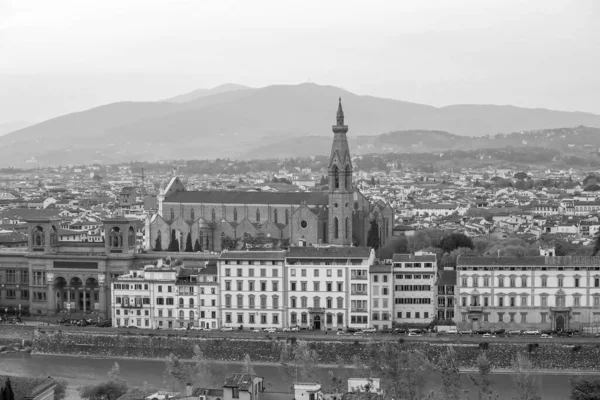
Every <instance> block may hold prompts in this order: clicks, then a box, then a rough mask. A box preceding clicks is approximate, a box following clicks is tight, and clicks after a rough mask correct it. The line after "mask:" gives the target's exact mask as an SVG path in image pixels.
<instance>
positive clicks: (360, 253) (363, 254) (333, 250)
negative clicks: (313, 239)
mask: <svg viewBox="0 0 600 400" xmlns="http://www.w3.org/2000/svg"><path fill="white" fill-rule="evenodd" d="M370 255H371V248H369V247H341V246H331V247H290V249H289V250H288V252H287V256H286V257H287V258H349V257H354V258H369V256H370Z"/></svg>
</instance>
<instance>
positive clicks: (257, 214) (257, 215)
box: [256, 208, 260, 222]
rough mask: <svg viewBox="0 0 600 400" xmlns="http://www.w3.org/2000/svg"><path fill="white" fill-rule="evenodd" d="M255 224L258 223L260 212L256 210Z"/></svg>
mask: <svg viewBox="0 0 600 400" xmlns="http://www.w3.org/2000/svg"><path fill="white" fill-rule="evenodd" d="M256 222H260V210H259V209H258V208H257V209H256Z"/></svg>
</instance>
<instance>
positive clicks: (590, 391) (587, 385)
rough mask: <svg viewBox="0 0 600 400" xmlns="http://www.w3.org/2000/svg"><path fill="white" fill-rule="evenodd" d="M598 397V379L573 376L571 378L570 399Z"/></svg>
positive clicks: (599, 383) (580, 399)
mask: <svg viewBox="0 0 600 400" xmlns="http://www.w3.org/2000/svg"><path fill="white" fill-rule="evenodd" d="M596 399H600V380H599V379H594V380H591V379H585V378H581V377H579V378H574V379H571V400H596Z"/></svg>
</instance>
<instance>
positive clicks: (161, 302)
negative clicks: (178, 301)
mask: <svg viewBox="0 0 600 400" xmlns="http://www.w3.org/2000/svg"><path fill="white" fill-rule="evenodd" d="M156 305H157V306H164V305H165V299H163V298H162V297H157V298H156Z"/></svg>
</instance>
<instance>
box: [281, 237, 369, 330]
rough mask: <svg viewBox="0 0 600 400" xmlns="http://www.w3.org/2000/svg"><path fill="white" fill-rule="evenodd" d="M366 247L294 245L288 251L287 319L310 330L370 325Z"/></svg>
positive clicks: (286, 279) (286, 283)
mask: <svg viewBox="0 0 600 400" xmlns="http://www.w3.org/2000/svg"><path fill="white" fill-rule="evenodd" d="M374 260H375V253H374V251H373V250H371V249H369V248H367V247H338V246H327V247H292V248H290V250H289V251H288V253H287V255H286V266H285V269H286V273H285V285H286V292H287V293H286V300H287V302H286V310H287V319H286V322H288V323H289V325H298V326H300V327H302V328H306V329H311V330H343V329H345V328H347V327H350V328H367V327H369V266H370V265H372V264H373V262H374Z"/></svg>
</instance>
